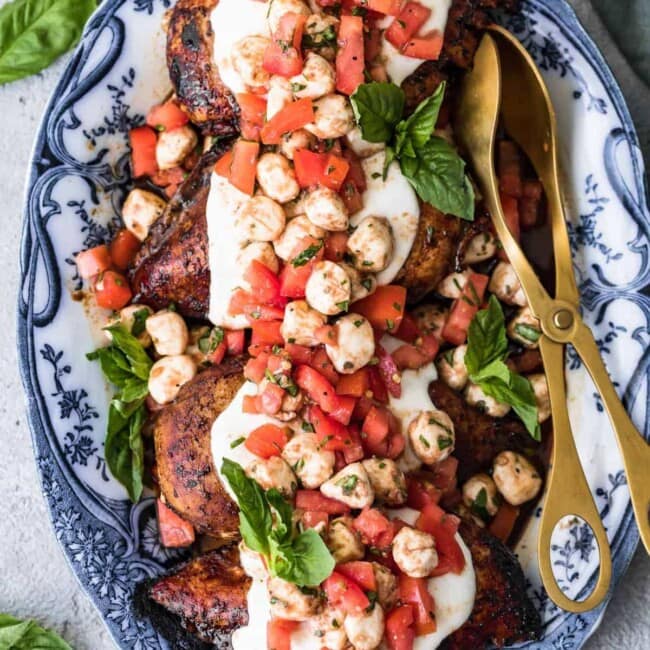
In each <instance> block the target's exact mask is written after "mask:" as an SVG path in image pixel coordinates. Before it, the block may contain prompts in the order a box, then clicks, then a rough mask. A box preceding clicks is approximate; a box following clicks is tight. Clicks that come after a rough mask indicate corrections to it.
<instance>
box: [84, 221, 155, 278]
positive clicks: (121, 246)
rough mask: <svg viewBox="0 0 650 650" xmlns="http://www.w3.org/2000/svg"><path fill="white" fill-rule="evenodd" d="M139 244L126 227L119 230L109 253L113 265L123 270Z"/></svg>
mask: <svg viewBox="0 0 650 650" xmlns="http://www.w3.org/2000/svg"><path fill="white" fill-rule="evenodd" d="M141 245H142V243H141V242H140V240H139V239H138V238H137V237H136V236H135V235H134V234H133V233H132V232H131V231H130V230H127V229H126V228H122V230H119V231H118V232H117V234H116V235H115V237H114V238H113V241H112V242H111V253H110V255H111V259H112V260H113V264H114V265H115V267H116V268H117V269H119V270H120V271H125V270H126V269H127V268H128V266H129V264H131V262H132V261H133V258H134V257H135V254H136V253H137V252H138V251H139V250H140V246H141ZM77 264H78V263H77ZM80 275H81V274H80Z"/></svg>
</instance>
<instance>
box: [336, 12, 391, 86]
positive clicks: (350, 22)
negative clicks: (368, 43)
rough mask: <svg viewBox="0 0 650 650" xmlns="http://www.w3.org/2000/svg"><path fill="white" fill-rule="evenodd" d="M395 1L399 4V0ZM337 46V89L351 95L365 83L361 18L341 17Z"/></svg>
mask: <svg viewBox="0 0 650 650" xmlns="http://www.w3.org/2000/svg"><path fill="white" fill-rule="evenodd" d="M371 1H372V0H371ZM395 1H396V2H398V4H399V0H395ZM337 44H338V50H337V52H336V89H337V90H338V91H339V92H341V93H344V94H346V95H351V94H352V93H353V92H354V91H355V90H356V89H357V87H358V86H359V85H360V84H362V83H363V82H364V77H363V70H364V67H365V59H364V56H363V19H362V18H361V16H341V23H340V25H339V33H338V37H337Z"/></svg>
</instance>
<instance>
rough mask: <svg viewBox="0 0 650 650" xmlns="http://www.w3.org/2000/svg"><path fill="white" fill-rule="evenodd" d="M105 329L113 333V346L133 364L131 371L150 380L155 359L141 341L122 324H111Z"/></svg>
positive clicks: (141, 377)
mask: <svg viewBox="0 0 650 650" xmlns="http://www.w3.org/2000/svg"><path fill="white" fill-rule="evenodd" d="M105 329H106V330H107V331H108V332H110V333H111V338H112V340H111V346H113V347H115V348H117V349H118V350H120V351H121V352H122V353H123V354H124V356H125V357H126V359H127V360H128V362H129V364H130V365H131V372H133V374H134V375H136V377H139V378H140V379H143V380H145V381H146V380H148V379H149V371H150V370H151V366H152V365H153V361H152V360H151V357H150V356H149V355H148V354H147V352H146V351H145V349H144V347H143V346H142V344H141V343H140V341H138V339H137V338H135V336H133V335H132V334H129V333H128V332H127V331H126V330H125V329H124V328H123V327H122V326H121V325H111V326H110V327H106V328H105Z"/></svg>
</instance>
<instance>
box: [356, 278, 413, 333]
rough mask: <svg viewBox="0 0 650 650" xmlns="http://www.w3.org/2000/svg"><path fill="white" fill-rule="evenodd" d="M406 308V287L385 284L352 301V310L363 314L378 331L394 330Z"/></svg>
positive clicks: (396, 328)
mask: <svg viewBox="0 0 650 650" xmlns="http://www.w3.org/2000/svg"><path fill="white" fill-rule="evenodd" d="M405 309H406V287H401V286H398V285H396V284H387V285H384V286H381V287H377V289H376V291H375V292H374V293H373V294H371V295H370V296H368V297H367V298H364V299H363V300H359V301H357V302H355V303H354V311H355V312H356V313H358V314H361V315H362V316H365V317H366V318H367V319H368V320H369V321H370V324H371V325H372V326H373V327H374V328H375V329H376V330H379V331H380V332H396V331H397V330H398V329H399V326H400V323H401V322H402V318H403V317H404V310H405Z"/></svg>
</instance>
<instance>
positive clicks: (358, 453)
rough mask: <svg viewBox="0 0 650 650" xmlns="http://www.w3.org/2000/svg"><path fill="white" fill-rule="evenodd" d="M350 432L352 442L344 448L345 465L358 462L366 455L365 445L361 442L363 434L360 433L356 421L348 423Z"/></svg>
mask: <svg viewBox="0 0 650 650" xmlns="http://www.w3.org/2000/svg"><path fill="white" fill-rule="evenodd" d="M348 434H349V436H350V439H351V440H352V442H351V444H348V445H346V447H345V449H344V450H343V459H344V460H345V465H349V464H350V463H356V462H357V461H358V460H362V459H363V457H364V451H363V445H362V444H361V434H360V433H359V427H358V425H357V424H355V423H354V422H352V423H350V424H349V425H348Z"/></svg>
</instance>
